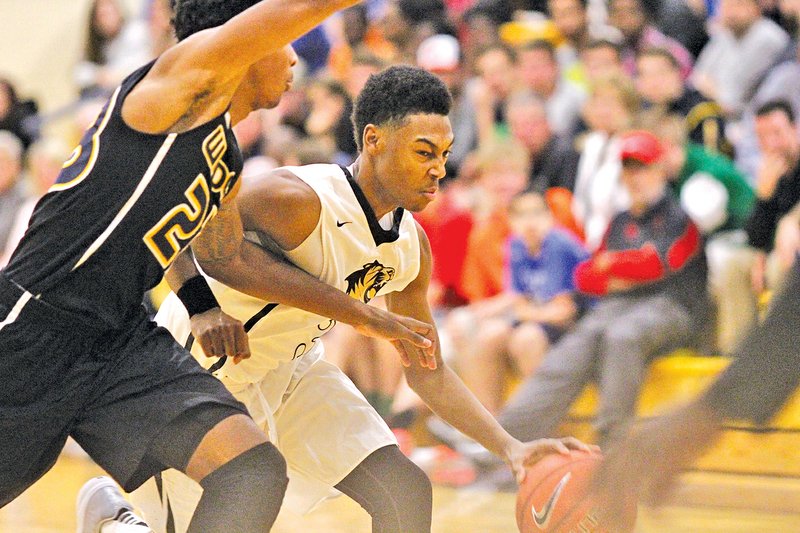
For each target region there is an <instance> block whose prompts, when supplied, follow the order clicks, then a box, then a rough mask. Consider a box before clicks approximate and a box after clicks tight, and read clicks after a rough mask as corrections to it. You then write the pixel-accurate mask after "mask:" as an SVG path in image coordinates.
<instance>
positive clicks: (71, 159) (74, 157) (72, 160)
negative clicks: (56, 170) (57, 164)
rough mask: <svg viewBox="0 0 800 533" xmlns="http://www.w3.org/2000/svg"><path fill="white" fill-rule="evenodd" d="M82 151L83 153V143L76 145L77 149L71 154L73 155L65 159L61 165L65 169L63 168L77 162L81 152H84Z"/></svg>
mask: <svg viewBox="0 0 800 533" xmlns="http://www.w3.org/2000/svg"><path fill="white" fill-rule="evenodd" d="M82 153H83V146H81V145H80V144H79V145H78V146H76V147H75V149H74V150H73V151H72V155H71V156H69V159H67V160H66V161H64V164H63V165H61V168H62V169H63V168H67V167H69V166H72V165H73V164H74V163H75V161H77V160H78V158H79V157H80V156H81V154H82Z"/></svg>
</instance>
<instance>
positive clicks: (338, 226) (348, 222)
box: [336, 220, 352, 228]
mask: <svg viewBox="0 0 800 533" xmlns="http://www.w3.org/2000/svg"><path fill="white" fill-rule="evenodd" d="M345 224H352V222H351V221H349V220H348V221H347V222H339V221H338V220H337V221H336V227H337V228H341V227H342V226H344V225H345Z"/></svg>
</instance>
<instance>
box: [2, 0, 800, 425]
mask: <svg viewBox="0 0 800 533" xmlns="http://www.w3.org/2000/svg"><path fill="white" fill-rule="evenodd" d="M11 4H12V2H8V1H5V2H4V3H3V4H2V5H3V9H28V8H22V7H18V6H17V2H13V4H14V7H13V8H12V7H10V6H11ZM85 4H86V10H85V13H83V14H82V15H81V16H82V17H83V21H84V22H83V26H82V27H79V28H77V29H74V28H73V29H74V30H75V31H77V32H79V33H80V34H81V35H82V43H83V45H82V51H81V54H80V55H81V57H80V60H79V61H77V62H75V63H74V64H71V65H69V68H70V75H71V83H68V84H66V85H65V86H64V87H62V88H61V91H62V92H63V93H65V94H69V95H70V97H69V98H68V99H67V101H63V102H59V103H58V105H51V104H49V103H47V104H45V105H43V104H42V102H40V101H39V100H40V97H39V95H38V94H36V91H31V92H30V93H25V92H22V91H20V90H19V89H18V87H19V85H18V83H20V82H23V83H22V85H25V83H24V81H25V80H15V79H14V78H13V77H12V76H11V75H10V74H9V73H7V72H4V70H5V69H4V65H10V64H12V63H13V62H14V61H15V58H14V57H13V55H14V54H13V53H11V52H10V51H6V50H4V52H3V54H2V55H3V56H4V57H1V58H0V265H2V264H4V263H5V261H7V260H8V257H9V254H10V253H11V252H12V251H13V249H14V246H15V244H16V242H17V241H18V239H19V238H20V236H21V234H22V233H23V232H24V230H25V228H26V227H27V221H28V219H29V217H30V214H31V212H32V210H33V206H34V205H35V203H36V200H37V198H39V197H40V196H42V195H43V194H45V193H46V191H47V190H48V188H49V186H50V185H51V184H52V183H53V182H54V180H55V178H56V176H57V174H58V172H59V170H60V168H61V165H62V162H63V161H65V160H66V159H68V157H69V155H70V151H71V150H72V147H74V146H75V145H76V143H77V141H78V139H79V137H80V135H81V133H82V131H83V130H84V129H85V128H86V127H88V126H89V125H90V124H91V122H92V121H93V120H94V117H95V116H96V114H97V112H98V111H99V109H100V107H101V106H102V105H103V103H104V99H105V98H107V96H108V95H109V94H110V92H111V91H112V90H113V89H114V88H115V87H116V85H117V84H118V83H119V82H120V81H121V80H122V79H123V78H124V77H125V75H126V74H127V73H129V72H130V71H132V70H133V69H135V68H137V67H138V66H140V65H142V64H144V63H146V62H147V61H149V60H150V59H152V58H154V57H156V56H157V55H158V54H160V53H161V52H162V51H163V50H165V49H166V48H167V47H169V46H170V45H171V44H172V43H173V36H172V33H171V29H170V24H169V20H170V17H171V7H170V0H93V1H90V2H85ZM798 20H800V1H799V0H477V1H473V0H366V1H364V2H362V3H361V4H359V5H357V6H355V7H353V8H350V9H347V10H346V11H344V12H341V13H340V14H338V15H337V16H335V17H333V18H331V19H329V20H328V21H326V22H325V23H324V24H323V25H322V26H320V27H318V28H316V29H315V30H313V31H312V32H310V33H309V34H307V35H305V36H304V37H302V38H301V39H299V40H298V41H297V42H296V43H295V49H296V51H297V53H298V55H299V57H300V63H299V65H298V67H297V70H296V72H295V83H294V86H293V88H292V90H291V92H290V93H288V94H287V95H286V96H285V97H284V99H283V101H282V102H281V104H280V106H279V107H278V108H277V109H275V110H270V111H263V112H257V113H253V114H252V115H250V117H248V118H247V119H246V120H245V121H244V122H242V123H240V124H239V125H237V127H236V133H237V136H238V139H239V144H240V146H241V148H242V151H243V152H244V155H245V158H246V163H245V170H244V175H245V179H246V176H247V175H248V174H255V173H262V172H266V171H268V170H270V169H272V168H275V167H278V166H283V165H302V164H309V163H318V162H335V163H340V164H349V163H351V162H352V161H353V160H354V159H355V157H356V156H357V154H356V144H355V141H354V138H353V133H352V125H351V122H350V113H351V111H352V103H353V100H354V98H355V97H356V96H357V95H358V93H359V91H360V89H361V87H362V86H363V85H364V83H365V81H366V79H367V78H368V77H369V75H370V74H372V73H375V72H378V71H380V70H382V69H383V68H385V67H387V66H389V65H393V64H398V63H405V64H411V65H417V66H419V67H421V68H424V69H427V70H430V71H431V72H434V73H435V74H437V75H438V76H440V77H441V79H442V80H443V81H444V82H445V83H446V84H447V86H448V87H449V88H450V90H451V92H452V95H453V99H454V106H453V109H452V112H451V116H450V120H451V123H452V126H453V131H454V133H455V142H454V145H453V147H452V154H451V156H450V158H449V161H448V175H447V178H445V180H444V181H443V183H442V185H441V190H440V193H439V194H438V197H437V199H436V200H435V201H434V202H433V203H432V204H431V205H430V206H428V208H426V209H425V210H424V211H423V212H421V213H418V214H417V215H416V216H417V219H418V220H419V222H420V223H421V224H422V225H423V226H424V228H425V230H426V231H427V233H428V236H429V238H430V241H431V246H432V249H433V255H434V274H433V283H432V286H431V291H430V301H431V303H432V305H433V307H434V309H435V310H436V319H437V322H438V324H439V327H440V331H441V336H442V345H443V348H444V353H445V356H446V358H447V360H448V361H449V362H450V364H452V365H453V366H454V368H456V370H457V371H458V372H459V373H460V375H461V376H462V377H463V379H464V380H465V382H466V383H467V384H468V386H470V388H472V390H473V391H474V392H475V394H476V395H477V396H478V397H479V399H480V400H481V401H482V402H483V403H484V405H485V406H486V407H487V408H488V409H489V410H490V411H492V412H493V413H495V414H498V415H500V416H501V419H504V418H503V417H504V416H505V417H506V418H505V419H504V420H505V422H507V425H509V427H514V423H515V420H518V419H520V417H521V419H524V420H530V419H531V417H535V418H536V419H537V420H548V422H547V423H543V424H541V425H540V426H539V430H537V431H535V432H534V433H535V434H538V433H543V434H547V433H548V432H550V431H551V430H552V424H555V423H557V422H558V419H559V417H561V416H563V414H564V412H562V411H563V408H562V405H559V406H554V405H537V406H530V405H527V406H520V405H518V404H519V403H520V402H519V401H516V402H512V403H514V405H511V406H510V407H509V406H506V405H505V402H506V398H507V391H508V389H509V383H515V382H519V381H520V380H522V381H525V385H524V387H528V388H531V387H532V389H531V390H534V391H538V392H539V393H541V394H551V395H555V397H557V398H559V402H560V404H563V403H565V402H566V403H567V406H568V403H569V400H570V398H572V397H573V395H572V392H568V393H565V394H566V395H562V396H558V394H557V391H571V390H572V389H575V388H577V390H578V392H579V391H580V388H582V386H583V384H584V383H585V381H586V380H587V379H589V378H590V377H595V378H597V380H598V382H599V383H600V385H601V389H603V391H602V392H603V402H604V405H605V407H604V411H603V413H601V416H600V420H599V422H598V424H599V426H598V429H599V431H600V438H601V440H602V439H603V438H607V437H609V435H612V434H613V429H614V427H616V426H617V425H618V424H619V423H620V421H621V420H624V419H625V418H626V417H627V416H629V415H630V414H631V413H630V412H631V410H632V406H631V405H630V403H631V400H630V397H631V396H633V399H634V400H635V395H636V392H637V390H638V387H639V386H640V384H641V376H640V374H642V373H643V372H644V369H645V368H646V365H647V363H648V362H649V361H650V360H652V358H653V357H655V356H657V355H660V354H663V353H667V352H668V351H670V350H672V349H675V348H677V347H691V348H693V349H694V350H696V351H697V353H700V354H725V353H727V352H728V351H729V350H730V349H731V348H732V347H733V346H734V345H735V343H736V341H737V339H738V338H739V337H740V336H741V334H742V333H743V332H744V331H746V329H747V328H748V326H749V325H750V324H751V323H752V322H753V321H754V320H757V317H758V312H759V309H760V308H762V307H763V305H765V304H764V302H765V301H766V296H765V295H768V294H769V293H770V291H774V290H775V289H776V288H778V287H779V286H780V283H781V278H782V274H783V273H784V272H785V271H786V270H787V269H788V267H789V265H790V264H791V263H792V261H793V259H794V257H795V255H796V253H797V251H798V249H799V248H800V136H799V135H800V134H799V131H800V130H798V127H797V120H796V117H797V114H798V113H799V112H800V49H798ZM52 54H56V55H57V54H58V50H53V51H52ZM10 70H13V69H10ZM16 70H17V71H19V69H16ZM56 125H57V127H55V126H56ZM632 130H636V131H638V132H640V134H638V136H637V135H633V136H632V135H631V134H630V132H631V131H632ZM641 132H646V134H642V133H641ZM665 202H666V203H665ZM621 217H622V218H621ZM681 217H685V220H684V219H683V218H681ZM612 221H614V223H612ZM641 235H645V237H646V238H645V239H644V241H642V239H640V237H641ZM637 239H638V240H637ZM642 242H644V245H642ZM653 250H655V252H654V254H655V255H654V254H653V253H651V252H653ZM698 272H699V273H701V274H700V275H698ZM604 276H605V277H604ZM158 300H159V297H158V296H157V295H156V296H154V297H153V301H154V305H157V303H158ZM378 304H380V303H378ZM615 318H616V320H615ZM598 324H599V325H598ZM337 330H338V331H334V333H332V334H331V335H329V336H328V337H326V350H327V353H328V357H329V358H330V359H331V360H333V361H335V362H337V363H338V364H340V365H341V366H342V368H344V369H345V370H346V371H347V372H348V373H349V375H351V377H352V378H353V380H354V381H355V382H356V384H357V385H358V386H359V387H360V389H361V390H362V391H363V392H364V394H365V396H366V397H367V398H368V399H369V400H370V402H371V403H372V404H373V405H374V406H375V407H376V409H378V411H379V412H380V413H381V414H382V415H383V416H384V417H385V418H386V419H387V421H388V422H389V423H390V425H392V426H393V427H398V428H403V427H408V426H409V425H410V424H411V423H412V422H414V420H416V419H418V418H419V415H420V414H421V413H422V412H423V411H422V408H421V407H420V406H419V402H418V401H417V400H416V398H415V397H414V395H413V393H411V392H410V390H409V389H408V388H407V387H406V386H405V384H404V382H403V378H402V369H401V367H400V365H399V360H398V358H397V356H396V354H395V353H394V352H393V348H392V347H391V346H390V345H388V344H382V343H381V342H376V341H374V340H372V339H367V338H362V337H359V336H358V335H357V334H356V333H354V332H353V331H352V330H349V329H347V328H344V327H340V328H337ZM665 330H668V331H665ZM576 353H581V354H584V355H583V356H582V357H583V360H582V361H580V362H578V361H577V360H576V356H575V355H574V354H576ZM617 354H626V358H622V357H620V358H617ZM609 359H612V360H615V361H616V364H610V363H609V361H608V360H609ZM632 368H633V369H634V370H631V369H632ZM628 374H633V375H634V377H632V378H631V377H630V376H629V375H628ZM621 375H624V377H625V379H622V378H621V377H620V376H621ZM554 391H556V392H554ZM523 407H524V408H523ZM526 417H527V418H526ZM551 419H552V420H551ZM433 426H435V423H434V424H433ZM440 429H441V431H444V432H446V428H440ZM535 434H534V435H527V434H526V435H524V436H526V437H531V436H536V435H535ZM515 436H518V435H515Z"/></svg>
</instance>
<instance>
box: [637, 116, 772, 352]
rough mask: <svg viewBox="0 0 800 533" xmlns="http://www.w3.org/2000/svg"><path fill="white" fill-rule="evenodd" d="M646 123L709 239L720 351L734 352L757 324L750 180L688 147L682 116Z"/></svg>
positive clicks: (674, 184)
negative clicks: (750, 235) (747, 226)
mask: <svg viewBox="0 0 800 533" xmlns="http://www.w3.org/2000/svg"><path fill="white" fill-rule="evenodd" d="M643 121H644V122H645V123H646V125H647V126H648V127H649V129H651V130H652V131H653V132H654V133H656V135H657V136H658V137H659V138H660V140H661V142H662V143H663V144H664V145H665V147H666V150H667V156H666V160H667V167H668V172H669V175H670V176H672V178H671V187H672V190H673V192H674V193H675V195H676V196H677V197H679V198H680V200H681V206H682V207H683V209H684V210H685V211H686V212H687V214H688V215H689V216H690V217H691V218H692V220H693V221H694V223H695V224H696V225H697V226H698V228H700V230H701V231H702V232H703V234H704V236H705V237H706V239H707V244H706V256H707V258H708V267H709V268H708V271H709V288H710V290H711V293H712V296H713V297H714V300H715V302H716V306H717V348H718V349H719V350H721V351H722V352H723V353H727V352H728V351H730V350H731V349H732V348H733V346H734V344H735V343H736V342H737V340H738V339H739V337H740V335H741V334H742V333H743V332H744V331H746V330H747V329H748V327H749V326H750V325H751V324H752V322H753V321H754V320H755V318H756V312H757V300H756V295H755V293H754V292H753V290H752V284H751V281H750V270H751V265H752V262H753V258H754V254H753V251H752V249H751V248H750V247H748V246H747V244H746V243H747V234H746V232H745V231H744V226H745V224H746V222H747V220H748V219H749V217H750V213H751V212H752V210H753V206H754V205H755V193H754V192H753V189H752V188H751V187H750V185H749V184H748V182H747V178H746V177H745V176H744V174H742V173H741V172H739V170H738V169H737V168H736V167H735V166H734V165H733V163H732V162H731V161H730V160H729V159H728V158H727V157H725V156H723V155H720V154H718V153H714V152H710V151H708V150H706V149H705V148H703V147H702V146H700V145H698V144H694V143H691V142H688V141H687V135H686V128H685V122H684V120H683V118H682V117H680V116H678V115H671V114H670V115H650V116H646V117H645V118H644V119H643Z"/></svg>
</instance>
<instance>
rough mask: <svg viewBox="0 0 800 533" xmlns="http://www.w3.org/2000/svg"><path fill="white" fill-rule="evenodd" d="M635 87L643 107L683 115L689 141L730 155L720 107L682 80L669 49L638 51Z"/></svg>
mask: <svg viewBox="0 0 800 533" xmlns="http://www.w3.org/2000/svg"><path fill="white" fill-rule="evenodd" d="M636 89H637V90H638V91H639V95H640V96H641V97H642V99H643V100H644V103H645V107H652V108H655V109H656V110H657V111H659V112H661V113H677V114H679V115H680V116H681V117H683V119H684V120H685V121H686V131H687V132H688V134H689V139H690V140H691V141H692V142H693V143H695V144H699V145H701V146H703V147H705V148H706V149H707V150H710V151H714V152H720V153H723V154H725V155H726V156H728V157H731V156H732V155H733V148H732V147H731V145H730V143H729V142H728V140H727V139H726V138H725V118H724V116H723V111H722V108H721V107H720V106H719V105H717V103H716V102H714V101H713V100H709V99H708V98H706V97H704V96H703V95H702V94H700V92H699V91H697V90H695V89H693V88H691V87H689V86H688V85H687V84H686V82H684V80H683V78H682V77H681V71H680V65H679V64H678V62H677V61H676V60H675V57H674V56H673V55H672V54H671V53H670V52H669V50H667V49H666V48H648V49H646V50H644V51H642V52H641V53H640V54H639V57H638V58H637V60H636Z"/></svg>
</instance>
